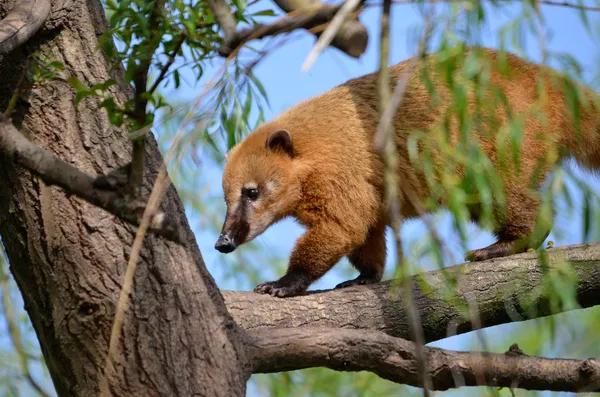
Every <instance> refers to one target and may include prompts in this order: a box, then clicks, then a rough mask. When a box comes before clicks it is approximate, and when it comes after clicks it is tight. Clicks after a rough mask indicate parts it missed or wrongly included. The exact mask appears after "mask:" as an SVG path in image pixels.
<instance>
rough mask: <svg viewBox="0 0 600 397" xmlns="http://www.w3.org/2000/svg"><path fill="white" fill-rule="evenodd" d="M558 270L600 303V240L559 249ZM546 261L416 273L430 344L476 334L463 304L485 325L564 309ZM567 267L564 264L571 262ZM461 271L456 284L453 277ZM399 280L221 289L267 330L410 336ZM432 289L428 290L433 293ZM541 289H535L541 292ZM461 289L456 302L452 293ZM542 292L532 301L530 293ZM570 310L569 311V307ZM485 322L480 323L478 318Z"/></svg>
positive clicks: (554, 259)
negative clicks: (558, 306)
mask: <svg viewBox="0 0 600 397" xmlns="http://www.w3.org/2000/svg"><path fill="white" fill-rule="evenodd" d="M545 252H546V253H547V254H548V263H549V270H548V271H550V272H554V274H556V272H559V271H561V270H560V268H561V267H560V262H559V261H560V260H561V259H563V258H564V259H565V260H567V261H569V263H570V264H571V266H573V270H574V272H575V273H576V274H577V276H578V279H579V284H578V285H577V296H576V298H577V301H578V302H579V304H580V305H581V306H582V307H584V308H585V307H591V306H595V305H598V304H600V243H596V244H583V245H573V246H567V247H559V248H552V249H549V250H546V251H545ZM545 268H546V266H545V265H542V264H541V263H540V261H539V259H538V254H537V253H533V252H528V253H523V254H519V255H513V256H509V257H506V258H497V259H491V260H487V261H483V262H475V263H468V264H463V265H456V266H451V267H448V268H445V269H443V270H437V271H431V272H426V273H423V274H420V275H418V276H414V277H413V279H412V286H413V287H412V288H413V297H414V304H415V308H416V310H417V311H418V312H419V313H420V316H421V323H422V326H423V334H424V338H425V341H426V342H432V341H436V340H440V339H444V338H447V337H449V336H452V335H455V334H462V333H466V332H470V331H471V330H472V329H473V328H472V324H471V321H470V320H469V318H466V316H465V315H464V313H465V311H466V310H467V309H464V310H461V308H460V307H458V305H462V306H463V308H466V307H469V306H471V307H476V308H477V309H478V315H479V319H480V320H481V323H480V327H481V328H486V327H491V326H495V325H499V324H505V323H510V322H517V321H524V320H528V319H532V318H539V317H544V316H550V315H553V314H556V312H553V311H552V310H551V309H550V307H549V305H548V304H547V303H548V296H549V291H548V289H543V288H544V282H545V280H546V279H545V278H544V273H545V270H544V269H545ZM563 269H564V268H563ZM453 277H456V284H450V281H449V280H448V278H453ZM393 282H394V281H385V282H381V283H378V284H372V285H368V286H357V287H349V288H344V289H338V290H330V291H314V292H309V293H308V294H307V295H304V296H298V297H292V298H285V299H281V298H274V297H271V296H268V295H260V294H256V293H253V292H232V291H221V294H222V295H223V298H224V299H225V303H226V304H227V307H228V309H229V312H230V313H231V315H232V316H233V318H234V320H235V321H236V322H237V323H238V324H239V325H240V326H241V327H243V328H245V329H247V330H254V329H259V328H269V327H276V328H296V327H331V328H354V329H372V330H378V331H382V332H384V333H386V334H389V335H392V336H396V337H402V338H405V339H409V338H410V335H409V332H408V331H409V324H408V320H407V316H406V312H405V310H404V304H403V303H402V296H403V295H402V291H401V290H396V289H395V288H392V283H393ZM425 291H428V292H425ZM536 291H537V294H538V295H534V293H536ZM449 294H455V296H456V298H455V299H454V301H449V300H447V299H445V298H444V297H448V296H449ZM532 296H533V297H537V298H536V299H534V300H533V302H531V303H530V304H528V303H527V299H528V298H530V297H532ZM563 310H566V309H563ZM478 325H479V324H478Z"/></svg>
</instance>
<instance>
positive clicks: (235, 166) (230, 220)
mask: <svg viewBox="0 0 600 397" xmlns="http://www.w3.org/2000/svg"><path fill="white" fill-rule="evenodd" d="M261 136H262V137H264V135H257V136H252V135H250V136H249V137H248V138H247V139H246V141H245V142H242V143H241V144H240V145H239V146H238V147H235V148H234V149H232V150H231V152H230V153H229V154H228V156H227V161H226V164H225V170H224V172H223V193H224V195H225V202H226V204H227V215H226V217H225V222H224V224H223V229H222V231H221V235H220V236H219V239H218V240H217V242H216V244H215V249H217V250H218V251H220V252H222V253H230V252H233V251H234V250H235V249H236V248H237V247H239V246H240V245H242V244H244V243H246V242H248V241H251V240H252V239H254V238H255V237H256V236H258V235H260V234H261V233H262V232H264V231H265V230H266V229H267V228H268V227H269V226H270V225H272V224H273V223H275V222H277V221H279V220H280V219H282V218H283V217H284V216H286V215H287V214H288V213H289V212H290V210H291V208H293V206H294V205H295V202H296V200H297V199H298V197H299V192H300V187H299V185H298V183H297V182H296V181H295V178H294V172H293V165H292V160H293V156H294V150H293V146H292V137H291V135H290V133H289V132H288V131H287V130H275V131H274V132H271V133H270V134H269V135H268V137H267V139H266V140H265V139H264V138H261Z"/></svg>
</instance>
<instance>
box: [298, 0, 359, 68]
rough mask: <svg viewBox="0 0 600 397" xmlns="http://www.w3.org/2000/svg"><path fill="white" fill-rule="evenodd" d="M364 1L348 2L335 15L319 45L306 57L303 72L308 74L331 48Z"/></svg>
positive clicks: (349, 0) (348, 0)
mask: <svg viewBox="0 0 600 397" xmlns="http://www.w3.org/2000/svg"><path fill="white" fill-rule="evenodd" d="M362 1H364V0H346V2H345V3H344V4H342V6H341V7H340V9H339V10H338V11H337V12H336V13H335V16H334V17H333V19H332V20H331V22H330V23H329V26H327V29H325V31H324V32H323V33H322V34H321V36H320V37H319V39H318V40H317V43H316V44H315V45H314V46H313V48H312V50H311V51H310V52H309V53H308V55H307V56H306V60H305V61H304V63H303V64H302V71H303V72H307V71H308V69H310V67H311V66H312V65H313V63H315V61H316V60H317V57H318V56H319V54H320V53H321V52H322V51H323V50H324V49H325V48H327V46H329V43H331V40H333V38H334V37H335V35H336V33H337V32H338V30H339V29H340V28H341V27H342V25H343V23H344V21H345V19H346V17H347V16H348V15H349V14H350V13H351V12H352V11H354V9H355V8H356V7H357V6H358V5H359V4H360V3H361V2H362Z"/></svg>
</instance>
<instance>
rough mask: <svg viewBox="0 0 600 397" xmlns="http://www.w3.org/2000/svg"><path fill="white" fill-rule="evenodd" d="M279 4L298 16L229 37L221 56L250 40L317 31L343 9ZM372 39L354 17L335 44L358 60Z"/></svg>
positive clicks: (281, 1)
mask: <svg viewBox="0 0 600 397" xmlns="http://www.w3.org/2000/svg"><path fill="white" fill-rule="evenodd" d="M275 2H276V3H277V5H279V7H280V8H281V9H282V10H283V11H285V12H286V13H291V14H294V15H293V16H288V17H284V18H281V19H279V20H277V21H276V22H274V23H272V24H269V25H263V24H260V25H257V26H255V27H252V28H248V29H244V30H241V31H239V32H236V33H235V34H232V35H230V36H227V35H226V36H225V40H224V41H223V44H222V45H221V47H220V48H219V54H221V55H222V56H229V55H230V54H232V53H233V52H234V51H236V49H237V48H239V47H240V46H241V45H242V44H244V43H245V42H247V41H250V40H254V39H262V38H264V37H268V36H274V35H277V34H281V33H287V32H291V31H293V30H296V29H307V30H308V29H313V28H315V27H317V26H320V25H324V24H326V23H328V22H329V21H330V20H331V19H332V18H333V17H334V16H335V14H336V12H337V11H338V10H339V9H340V7H341V5H338V6H334V5H330V4H324V3H321V2H319V1H317V0H311V1H308V2H302V1H293V0H276V1H275ZM320 34H321V31H319V32H315V35H316V36H317V37H319V36H320ZM368 39H369V36H368V33H367V29H366V28H365V27H364V26H363V25H361V24H360V22H358V20H357V19H356V17H354V19H349V20H347V21H346V22H345V23H344V24H343V25H342V27H341V28H340V30H339V31H338V33H337V34H336V36H335V38H334V40H333V41H332V43H331V45H332V46H334V47H336V48H338V49H339V50H341V51H343V52H345V53H346V54H348V55H350V56H352V57H354V58H358V57H359V56H360V55H362V54H363V53H364V52H365V50H366V48H367V43H368Z"/></svg>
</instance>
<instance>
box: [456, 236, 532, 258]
mask: <svg viewBox="0 0 600 397" xmlns="http://www.w3.org/2000/svg"><path fill="white" fill-rule="evenodd" d="M525 250H526V247H523V248H521V247H519V246H518V245H517V243H516V242H514V241H498V242H495V243H494V244H492V245H490V246H487V247H485V248H481V249H478V250H472V251H467V253H466V254H465V261H471V262H481V261H485V260H488V259H492V258H502V257H505V256H510V255H513V254H517V253H519V252H523V251H525Z"/></svg>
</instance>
